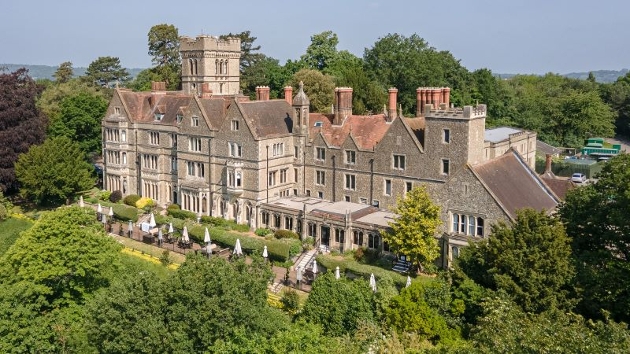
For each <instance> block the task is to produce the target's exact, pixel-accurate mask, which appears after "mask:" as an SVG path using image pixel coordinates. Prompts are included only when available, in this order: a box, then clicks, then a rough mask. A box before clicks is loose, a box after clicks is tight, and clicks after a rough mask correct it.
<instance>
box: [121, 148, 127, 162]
mask: <svg viewBox="0 0 630 354" xmlns="http://www.w3.org/2000/svg"><path fill="white" fill-rule="evenodd" d="M122 164H123V165H126V164H127V153H126V152H124V151H123V153H122Z"/></svg>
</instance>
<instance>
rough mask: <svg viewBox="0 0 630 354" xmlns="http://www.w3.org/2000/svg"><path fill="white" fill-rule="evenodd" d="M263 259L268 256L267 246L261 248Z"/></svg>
mask: <svg viewBox="0 0 630 354" xmlns="http://www.w3.org/2000/svg"><path fill="white" fill-rule="evenodd" d="M263 257H264V258H267V257H269V254H268V253H267V245H265V248H263Z"/></svg>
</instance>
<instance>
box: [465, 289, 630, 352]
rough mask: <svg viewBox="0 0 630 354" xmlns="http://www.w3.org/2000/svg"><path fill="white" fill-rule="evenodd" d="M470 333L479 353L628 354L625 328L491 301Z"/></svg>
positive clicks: (629, 337)
mask: <svg viewBox="0 0 630 354" xmlns="http://www.w3.org/2000/svg"><path fill="white" fill-rule="evenodd" d="M483 309H484V316H483V318H481V319H480V321H479V323H478V325H477V326H476V327H475V328H474V329H473V331H472V333H471V341H472V343H473V344H474V346H475V349H476V350H475V351H474V352H478V353H602V354H604V353H627V352H628V351H629V350H630V332H629V331H628V327H627V325H626V324H618V323H614V322H601V321H597V322H592V321H585V320H584V319H583V318H582V317H581V316H578V315H575V314H572V313H565V312H562V311H548V312H543V313H541V314H527V313H525V312H523V311H522V310H521V309H520V308H519V306H517V305H515V304H513V303H511V302H510V301H507V300H504V299H501V298H493V299H488V300H487V301H486V302H485V303H484V304H483Z"/></svg>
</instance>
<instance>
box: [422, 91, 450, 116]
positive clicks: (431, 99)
mask: <svg viewBox="0 0 630 354" xmlns="http://www.w3.org/2000/svg"><path fill="white" fill-rule="evenodd" d="M450 102H451V89H450V88H448V87H418V88H417V89H416V116H418V117H421V116H423V115H424V111H425V107H426V105H429V104H430V105H432V106H433V108H434V109H448V108H449V105H450Z"/></svg>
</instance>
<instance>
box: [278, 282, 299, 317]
mask: <svg viewBox="0 0 630 354" xmlns="http://www.w3.org/2000/svg"><path fill="white" fill-rule="evenodd" d="M280 301H281V302H282V308H283V309H284V310H285V311H286V312H288V313H290V314H291V315H295V314H296V313H297V312H298V310H299V309H300V295H298V293H297V291H295V290H293V289H291V288H287V290H285V291H284V294H283V295H282V299H280Z"/></svg>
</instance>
